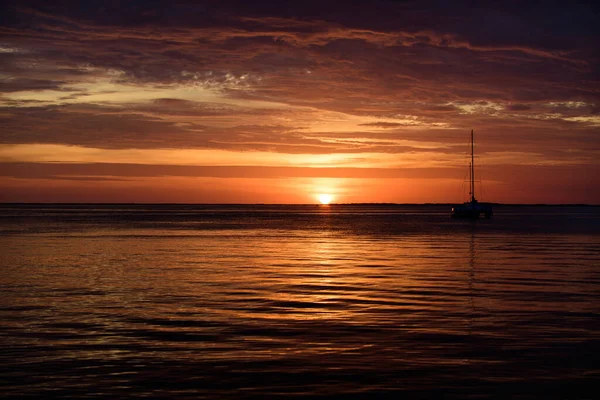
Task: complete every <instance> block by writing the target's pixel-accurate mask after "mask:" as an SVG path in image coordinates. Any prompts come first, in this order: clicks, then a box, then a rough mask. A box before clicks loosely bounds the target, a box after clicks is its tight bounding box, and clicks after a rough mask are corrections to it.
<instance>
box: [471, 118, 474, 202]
mask: <svg viewBox="0 0 600 400" xmlns="http://www.w3.org/2000/svg"><path fill="white" fill-rule="evenodd" d="M473 153H474V144H473V129H471V203H474V202H475V156H474V155H473Z"/></svg>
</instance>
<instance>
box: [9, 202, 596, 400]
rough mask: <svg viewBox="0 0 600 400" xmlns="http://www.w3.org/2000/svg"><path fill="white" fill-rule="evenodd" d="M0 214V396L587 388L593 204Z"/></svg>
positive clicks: (36, 209)
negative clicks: (455, 210) (480, 215)
mask: <svg viewBox="0 0 600 400" xmlns="http://www.w3.org/2000/svg"><path fill="white" fill-rule="evenodd" d="M449 211H450V210H449V207H447V206H436V205H431V206H402V205H331V206H285V205H281V206H278V205H277V206H276V205H253V206H247V205H10V204H4V205H0V267H1V270H0V397H9V396H10V397H19V396H20V397H28V398H63V399H68V398H90V399H95V398H111V399H116V398H196V399H202V398H211V399H212V398H216V399H247V398H254V399H261V398H307V397H310V398H369V399H370V398H409V399H410V398H417V399H440V398H457V399H464V398H473V399H488V398H513V399H529V398H540V399H595V398H597V397H596V396H597V394H598V383H599V382H600V207H575V206H571V207H560V206H510V207H509V206H498V207H496V208H495V215H494V218H493V219H491V220H478V221H475V222H474V221H460V220H453V219H451V218H450V217H449Z"/></svg>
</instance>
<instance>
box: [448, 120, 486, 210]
mask: <svg viewBox="0 0 600 400" xmlns="http://www.w3.org/2000/svg"><path fill="white" fill-rule="evenodd" d="M474 149H475V145H474V140H473V129H471V164H470V168H469V181H470V187H469V195H470V196H471V200H470V201H467V202H466V203H463V204H459V205H457V206H454V207H452V218H464V219H479V217H480V216H481V214H483V215H484V216H485V218H488V219H489V218H492V215H493V214H494V212H493V211H492V206H491V205H490V204H485V203H480V202H478V201H477V200H476V199H475V155H474Z"/></svg>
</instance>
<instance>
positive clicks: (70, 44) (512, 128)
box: [0, 0, 600, 179]
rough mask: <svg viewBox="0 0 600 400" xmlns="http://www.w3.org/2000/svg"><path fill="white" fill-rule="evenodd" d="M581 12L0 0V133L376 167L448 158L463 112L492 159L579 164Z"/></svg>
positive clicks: (594, 121)
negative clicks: (1, 1) (1, 3)
mask: <svg viewBox="0 0 600 400" xmlns="http://www.w3.org/2000/svg"><path fill="white" fill-rule="evenodd" d="M595 11H597V10H595V9H593V8H591V6H589V5H587V4H585V3H583V2H571V3H562V2H551V3H548V4H545V6H544V7H543V9H540V8H537V7H532V6H530V5H527V4H522V2H502V3H494V4H490V5H487V6H486V7H471V4H470V3H469V2H462V1H457V2H452V3H451V4H450V3H447V2H443V1H418V2H417V1H406V2H397V1H387V0H377V1H374V2H372V3H371V4H369V5H368V6H365V5H364V4H361V3H358V2H348V3H344V4H342V5H341V6H340V4H339V3H335V4H334V3H333V2H332V3H329V2H322V1H312V0H307V1H305V2H302V3H301V4H300V3H298V2H285V1H284V2H259V3H256V2H242V1H227V0H224V1H219V2H193V1H179V2H175V3H173V2H166V1H160V0H159V1H153V2H146V1H141V0H134V1H130V2H126V3H123V2H117V3H113V2H106V1H101V0H91V1H88V2H85V3H81V2H69V1H67V2H52V3H48V2H44V1H29V0H24V1H19V2H12V3H11V2H9V3H7V5H6V6H5V12H3V13H0V14H1V16H0V18H1V21H2V24H0V35H1V37H2V39H1V40H0V122H1V124H0V143H1V144H2V145H3V146H9V147H6V148H12V147H10V146H12V145H31V146H36V145H42V144H45V145H57V146H72V147H74V148H78V149H79V148H85V149H88V150H90V151H95V149H100V150H114V151H119V150H122V151H130V152H135V151H137V150H140V151H150V150H157V151H158V150H168V151H176V150H178V149H181V150H182V151H183V152H186V151H188V150H194V151H200V152H203V151H217V152H219V151H226V152H232V153H235V154H245V153H260V154H280V155H282V157H285V156H286V155H293V156H292V157H291V159H294V160H297V159H298V158H296V155H298V156H299V155H308V156H312V155H318V156H321V157H325V156H328V155H332V156H331V158H330V160H332V162H337V161H339V159H336V157H338V156H339V157H341V158H343V159H344V160H345V162H348V163H350V162H355V161H356V160H359V162H362V161H360V160H364V159H368V160H370V161H373V160H376V159H377V156H376V155H379V156H380V157H381V158H382V159H384V160H385V162H386V163H387V164H386V165H387V167H390V166H391V165H393V163H389V162H388V161H389V160H390V159H391V158H392V156H395V157H396V160H397V164H398V165H400V164H403V163H404V164H403V165H408V164H410V163H418V162H423V163H428V164H430V165H435V164H436V163H437V164H439V165H441V164H444V165H449V164H450V163H451V162H455V161H456V160H457V159H458V158H459V157H461V156H462V152H463V149H464V146H461V145H464V143H465V142H466V141H467V139H468V138H467V136H468V132H469V131H470V129H472V128H474V129H475V131H476V134H477V138H478V145H480V146H481V152H482V153H483V154H486V155H487V156H489V158H490V159H493V160H494V161H493V162H495V163H498V162H500V161H499V160H500V159H503V160H504V161H505V162H506V163H508V164H511V165H524V164H528V165H533V164H535V165H542V164H543V165H565V164H569V165H591V166H596V165H597V164H596V163H595V161H594V160H595V159H597V155H598V153H597V152H598V150H599V146H600V145H599V143H598V127H599V126H600V122H599V119H598V115H599V110H600V108H599V107H600V106H599V104H600V97H599V96H598V93H599V87H598V79H597V77H598V72H599V65H600V63H599V61H600V57H599V53H598V50H597V42H598V40H597V39H598V31H597V26H598V23H599V21H598V16H597V15H598V14H597V12H595ZM32 148H34V147H32ZM363 153H364V154H363ZM21 154H22V153H21ZM61 154H65V157H66V154H67V153H61ZM104 154H105V155H108V154H109V153H104ZM110 154H111V155H110V157H112V156H115V155H116V154H117V153H110ZM146 154H147V155H149V154H154V155H155V156H157V154H158V153H146ZM163 155H164V154H163ZM336 155H338V156H336ZM363 155H365V156H364V157H362V156H363ZM14 157H15V158H14V160H17V158H16V157H17V154H15V155H14ZM242 159H244V160H248V158H245V157H242ZM324 159H325V158H323V160H324ZM524 160H525V161H524ZM527 160H528V161H527ZM17 161H18V160H17ZM22 161H23V160H22ZM54 161H61V160H58V159H57V160H54ZM63 161H65V160H63ZM113 161H115V160H113ZM157 162H158V161H157ZM336 166H337V167H340V165H337V164H336ZM412 167H414V165H412ZM78 176H80V177H82V178H81V179H85V176H87V175H85V174H80V175H78ZM73 179H79V178H73Z"/></svg>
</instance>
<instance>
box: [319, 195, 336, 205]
mask: <svg viewBox="0 0 600 400" xmlns="http://www.w3.org/2000/svg"><path fill="white" fill-rule="evenodd" d="M317 198H318V199H319V201H320V202H321V204H329V203H331V200H333V196H332V195H330V194H327V193H322V194H318V195H317Z"/></svg>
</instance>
